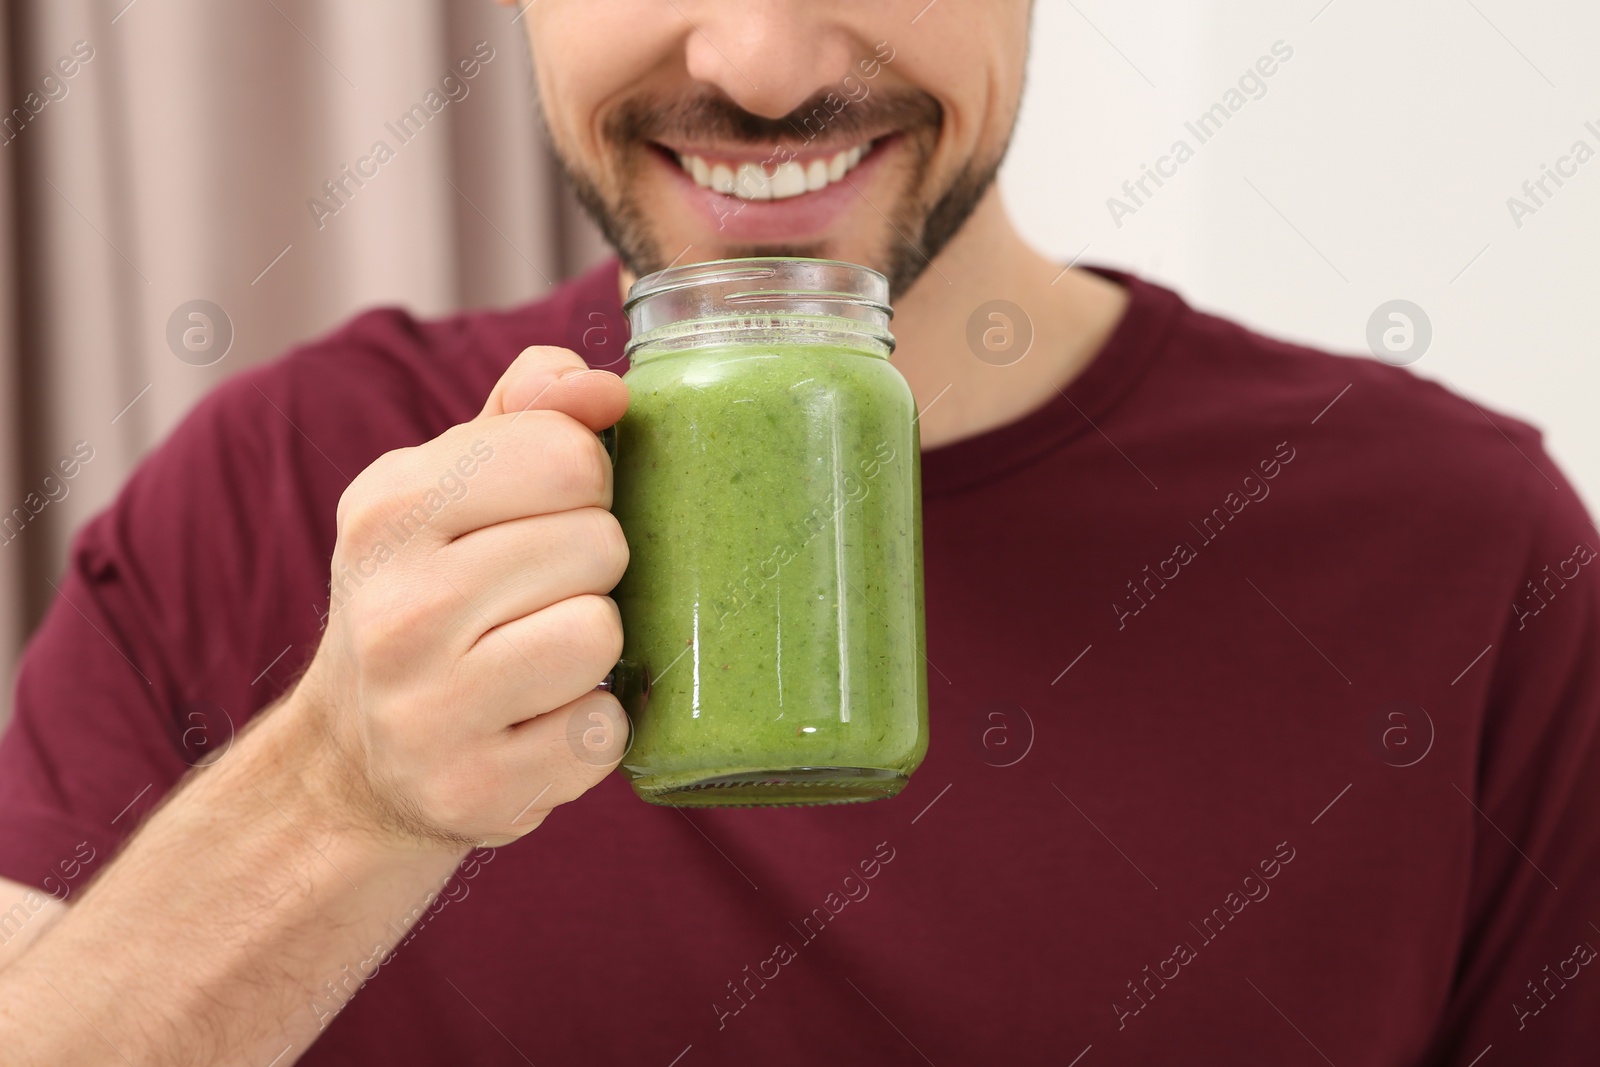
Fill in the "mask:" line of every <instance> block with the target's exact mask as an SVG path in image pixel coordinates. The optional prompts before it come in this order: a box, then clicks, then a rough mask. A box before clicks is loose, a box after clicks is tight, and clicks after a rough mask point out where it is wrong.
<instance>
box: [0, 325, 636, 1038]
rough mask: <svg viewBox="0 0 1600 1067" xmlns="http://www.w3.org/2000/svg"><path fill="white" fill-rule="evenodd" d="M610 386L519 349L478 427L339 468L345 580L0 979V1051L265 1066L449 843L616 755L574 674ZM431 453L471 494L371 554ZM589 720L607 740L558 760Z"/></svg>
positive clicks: (604, 613)
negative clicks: (299, 668)
mask: <svg viewBox="0 0 1600 1067" xmlns="http://www.w3.org/2000/svg"><path fill="white" fill-rule="evenodd" d="M626 402H627V393H626V389H625V387H623V386H622V384H621V382H620V379H618V378H617V377H616V375H613V374H610V373H607V372H598V371H589V370H587V368H586V367H585V366H584V365H583V363H582V361H581V360H579V359H578V357H577V356H575V355H573V354H572V353H571V352H567V351H565V350H559V349H530V350H528V351H527V352H525V353H523V355H522V357H520V358H519V359H518V360H517V362H516V363H514V364H513V365H512V367H511V368H510V369H509V370H508V371H507V372H506V374H505V376H504V377H502V379H501V381H500V383H499V384H498V385H496V387H495V389H494V391H493V393H492V394H491V396H490V398H489V401H488V403H487V404H486V405H485V408H484V411H483V412H482V413H481V414H480V415H479V417H478V418H477V419H474V420H473V421H472V422H470V423H466V424H463V425H462V426H457V427H454V428H452V429H451V430H448V431H446V432H445V433H444V434H442V435H440V437H438V438H436V439H435V440H433V441H430V442H427V443H426V444H424V445H419V446H417V447H415V448H409V449H400V450H398V451H395V452H390V453H387V454H386V455H384V456H382V457H380V458H379V459H378V460H377V461H376V462H374V463H373V464H372V465H371V466H369V467H368V468H367V469H366V470H365V471H363V472H362V473H361V474H360V475H359V476H358V477H357V478H356V479H355V481H354V482H352V483H351V485H350V486H349V488H347V489H346V491H345V493H344V496H343V497H342V498H341V499H340V502H339V509H338V516H337V522H338V539H337V543H336V546H335V549H334V559H333V567H334V573H335V574H336V575H337V574H342V573H346V572H350V571H357V572H358V573H360V574H362V575H364V576H365V581H364V583H362V584H359V586H358V588H356V589H355V590H353V591H349V590H347V591H346V593H345V595H342V596H341V597H340V598H339V599H338V600H336V603H335V605H334V608H335V610H333V611H332V612H331V613H330V615H329V617H328V621H327V626H326V629H325V631H324V633H323V635H322V639H321V643H320V644H319V646H318V649H317V652H316V655H315V656H314V657H313V659H312V661H311V663H310V665H309V666H308V668H307V669H306V671H305V674H304V676H303V677H302V678H301V679H300V681H299V682H298V683H297V684H296V685H295V687H294V688H293V690H291V692H290V693H289V694H288V695H287V696H285V697H284V698H283V699H282V700H281V701H279V703H278V704H277V705H276V706H274V707H272V708H269V709H267V710H265V711H263V712H262V713H261V714H260V715H258V716H257V717H256V718H255V719H254V720H252V721H251V723H250V724H249V726H248V728H247V729H245V730H244V731H243V732H242V733H241V734H240V735H239V737H238V738H237V739H236V740H235V743H234V744H233V746H232V747H231V749H229V750H227V752H226V753H225V754H224V755H223V756H222V757H221V758H219V759H218V760H216V761H215V762H214V763H212V764H210V765H209V766H207V767H205V768H203V769H200V770H196V771H193V772H191V773H190V774H189V775H188V776H187V777H186V778H185V779H183V780H182V781H181V782H180V783H179V784H178V786H177V787H176V788H174V789H173V790H172V791H171V793H170V794H169V796H168V797H167V799H166V802H165V804H164V805H163V806H162V807H161V808H160V809H159V810H158V811H157V812H156V813H155V814H154V815H153V816H151V817H150V818H149V819H148V820H147V821H146V823H145V824H144V826H143V827H142V828H140V829H139V830H138V831H137V832H136V833H135V834H134V835H133V837H132V838H131V840H130V841H129V842H128V844H127V845H126V847H125V848H123V849H122V851H121V852H120V854H118V855H117V856H116V857H115V858H114V859H113V860H112V862H111V863H110V865H109V866H108V867H106V868H105V869H104V870H102V871H101V872H100V874H99V875H98V877H97V878H95V879H94V880H93V881H91V882H90V884H89V885H88V887H87V889H85V890H83V891H82V892H81V894H75V895H74V897H73V903H72V905H71V906H70V907H69V908H66V909H65V913H64V914H63V915H61V916H60V918H58V919H57V920H56V921H55V922H54V924H53V925H52V926H51V928H50V929H49V930H48V931H45V932H44V933H42V934H36V935H35V939H34V940H33V943H32V944H31V945H28V946H26V947H25V948H24V949H23V951H21V953H20V955H15V954H14V959H13V961H12V962H10V963H9V964H8V965H6V966H5V967H4V969H3V970H0V1048H4V1049H5V1050H6V1053H5V1055H6V1062H7V1063H8V1064H9V1063H37V1064H51V1065H56V1064H65V1063H72V1064H77V1063H101V1062H104V1063H124V1062H134V1063H163V1064H189V1063H194V1064H217V1063H224V1064H227V1063H251V1064H257V1065H259V1064H264V1063H273V1064H274V1065H275V1067H286V1065H287V1064H290V1063H293V1062H294V1061H295V1060H296V1059H298V1058H299V1056H300V1055H301V1054H302V1053H303V1052H304V1051H305V1049H306V1047H308V1046H309V1044H310V1043H311V1042H312V1041H313V1040H315V1038H316V1036H317V1034H318V1033H319V1032H320V1030H321V1029H322V1028H323V1027H324V1026H325V1025H327V1023H328V1022H329V1021H330V1019H331V1017H332V1015H333V1013H334V1012H335V1011H336V1010H337V1008H338V1007H342V1006H343V1004H344V1002H345V1001H346V1000H348V999H349V996H350V994H351V993H353V988H352V987H353V986H355V985H358V984H359V981H360V979H361V978H362V977H365V976H369V975H370V974H371V973H372V971H373V970H375V969H376V966H377V964H378V963H379V962H381V960H382V959H383V957H384V954H385V953H386V952H387V951H388V950H389V949H390V948H392V947H393V946H394V945H395V944H396V943H397V942H398V941H399V940H400V939H401V938H403V937H404V936H405V934H406V929H407V926H408V925H409V923H411V922H413V921H415V918H416V917H418V916H420V915H421V914H422V913H423V912H424V911H425V910H426V908H427V906H428V905H429V904H431V903H432V897H431V896H430V894H433V893H436V892H437V891H439V890H440V889H442V887H443V884H444V883H445V882H446V881H447V880H448V878H449V877H450V875H451V874H452V872H453V871H454V869H455V867H456V866H457V864H458V863H459V862H460V860H461V858H462V857H463V856H464V854H465V853H466V851H467V849H469V848H470V847H472V846H473V845H475V844H478V843H480V842H482V843H486V844H504V843H506V842H509V841H513V840H516V839H517V838H519V837H521V836H523V835H524V834H526V833H528V832H530V831H531V830H533V829H535V828H537V827H538V826H539V825H540V823H541V822H542V821H543V820H544V818H545V817H546V816H547V815H548V814H549V812H550V811H551V810H552V809H553V808H555V807H557V806H559V805H560V804H563V803H566V802H568V801H571V800H574V799H576V798H577V797H578V796H581V795H582V794H583V793H584V792H585V791H587V790H588V789H589V788H591V787H592V786H594V785H595V784H596V783H598V782H599V781H601V780H602V779H603V778H605V777H606V775H607V774H608V773H609V772H610V771H611V770H612V769H614V767H615V765H616V761H617V759H620V757H621V755H622V752H623V750H624V746H625V743H626V738H627V721H626V717H625V716H624V715H623V713H622V710H621V707H620V705H619V704H618V703H617V701H616V699H615V698H614V697H612V696H611V695H610V694H609V693H606V692H602V691H598V690H596V688H595V686H596V684H597V683H598V682H599V681H600V680H601V679H602V678H604V677H605V675H606V673H607V672H608V671H609V670H610V669H611V667H612V666H613V665H614V664H615V662H616V659H617V657H618V655H619V654H620V650H621V644H622V633H621V623H620V619H619V617H618V615H617V612H616V606H615V604H613V603H611V601H610V600H609V599H608V598H607V597H605V596H604V595H603V594H604V593H605V592H607V591H609V590H610V589H611V588H612V586H614V585H615V584H616V582H617V579H618V578H619V577H620V576H621V574H622V570H623V567H624V566H626V563H627V545H626V543H625V541H623V539H622V535H621V530H620V528H619V527H618V526H617V524H616V520H615V519H614V518H613V517H612V516H611V515H610V513H609V512H608V511H607V510H606V509H607V508H608V507H609V505H610V501H611V470H610V465H609V462H608V460H607V458H606V454H605V451H604V449H603V447H602V446H601V445H600V443H599V440H598V438H597V437H596V434H595V432H594V431H596V430H598V429H600V428H602V427H604V426H608V425H610V424H611V423H613V422H614V421H616V419H617V418H618V417H620V415H621V413H622V411H623V409H624V408H625V406H626ZM450 471H456V472H460V474H461V475H462V476H463V477H467V476H470V477H471V479H472V482H471V489H470V491H469V492H466V493H464V494H462V495H459V497H456V498H453V499H452V500H451V502H450V503H449V506H448V507H447V508H444V509H442V510H438V511H436V513H435V514H433V516H432V520H431V521H430V522H429V523H428V524H427V525H426V527H425V528H424V529H423V530H421V531H419V532H418V533H416V534H415V535H414V536H412V537H410V538H409V539H407V540H406V541H405V542H404V543H403V544H401V545H400V546H399V547H398V548H394V547H392V546H391V547H389V548H388V549H386V551H385V552H382V553H378V552H375V550H374V546H375V545H381V544H384V542H383V540H382V536H381V531H382V530H384V529H385V528H387V526H388V525H389V524H390V523H392V522H393V521H395V519H396V517H397V516H401V515H405V514H407V513H408V512H409V510H410V509H412V508H414V507H416V506H417V501H418V500H422V499H425V498H426V494H428V493H430V492H431V493H434V495H435V496H437V495H438V494H437V491H436V487H437V485H438V484H439V482H440V478H441V476H442V474H444V473H446V472H450ZM469 472H470V473H469ZM391 540H392V538H391ZM225 609H226V608H225ZM94 651H95V652H97V653H98V652H99V651H100V650H99V649H95V650H94ZM596 715H599V716H602V717H603V718H604V719H605V720H606V722H607V723H608V724H609V725H610V727H611V729H610V730H609V731H608V734H609V738H610V740H611V741H612V742H613V744H612V745H610V746H607V747H606V748H605V749H604V750H603V751H601V752H598V753H596V752H591V751H588V750H584V751H581V752H580V751H578V750H577V749H575V748H574V746H573V745H572V744H571V743H570V741H569V740H568V739H569V738H570V737H572V736H574V735H575V734H583V735H584V736H585V737H586V738H587V737H590V736H593V731H592V729H586V728H585V727H584V725H583V724H586V723H590V722H593V721H594V716H596ZM574 726H576V727H577V729H576V730H574ZM58 758H60V757H58ZM352 976H354V977H353V978H352ZM329 983H332V987H331V988H330V986H329Z"/></svg>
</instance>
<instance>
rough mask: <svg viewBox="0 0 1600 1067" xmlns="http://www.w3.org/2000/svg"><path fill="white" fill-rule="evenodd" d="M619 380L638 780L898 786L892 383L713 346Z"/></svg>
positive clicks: (912, 643) (676, 787)
mask: <svg viewBox="0 0 1600 1067" xmlns="http://www.w3.org/2000/svg"><path fill="white" fill-rule="evenodd" d="M626 380H627V383H628V388H629V391H630V394H631V401H630V405H629V409H628V414H627V416H626V417H625V418H624V419H623V421H622V422H621V423H620V424H619V426H618V430H617V468H616V495H615V501H614V505H613V510H614V512H615V513H616V515H617V518H618V519H619V520H620V521H621V523H622V527H623V530H624V531H625V533H626V534H627V537H628V544H629V547H630V549H631V552H632V557H631V562H630V564H629V567H628V571H627V574H626V575H625V576H624V578H623V580H622V582H621V584H620V585H618V587H617V589H616V591H615V593H614V596H615V598H616V600H617V603H618V605H619V607H620V608H621V611H622V621H623V631H624V635H625V646H624V651H623V660H624V667H623V669H622V670H621V671H619V685H618V695H619V696H620V697H621V698H622V700H623V703H624V706H625V707H626V708H627V710H628V712H629V715H630V717H631V719H632V721H633V729H634V733H633V739H632V742H631V747H630V749H629V751H628V754H627V755H626V756H625V757H624V759H623V764H622V765H623V769H624V771H625V773H627V774H628V775H630V776H631V777H632V778H633V779H634V788H635V790H636V791H637V792H638V793H639V795H641V796H643V797H644V798H645V799H647V800H655V801H658V802H661V803H670V804H677V805H727V804H790V803H827V802H838V801H849V800H870V799H874V798H877V797H885V796H892V795H894V793H896V792H898V791H899V790H900V788H901V787H902V786H903V785H904V783H905V779H906V776H907V775H909V774H910V773H911V771H912V770H913V769H914V768H915V767H916V765H917V764H918V763H919V762H921V759H922V756H923V753H924V752H925V751H926V748H927V685H926V677H925V673H924V670H923V662H924V661H923V655H922V649H923V624H922V560H921V529H920V518H921V515H920V505H919V464H918V450H917V439H916V429H915V425H914V422H913V418H912V412H913V402H912V400H911V396H910V391H909V389H908V388H907V386H906V384H905V381H904V379H902V378H901V377H900V375H899V372H897V371H896V370H894V368H893V367H891V366H890V365H889V363H888V361H887V360H886V359H883V358H881V357H878V356H873V355H869V354H866V353H863V352H860V351H855V350H851V349H847V348H840V347H832V346H824V345H805V346H796V345H759V344H750V345H735V344H729V345H723V346H719V347H712V348H696V349H692V350H688V351H680V352H668V353H663V354H657V355H653V356H651V357H650V358H648V359H647V360H641V361H639V362H638V363H636V365H635V366H634V367H633V369H631V370H630V371H629V372H628V374H627V378H626ZM646 677H648V686H649V691H648V698H647V699H646V695H645V692H644V686H645V684H646V682H645V679H646Z"/></svg>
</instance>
